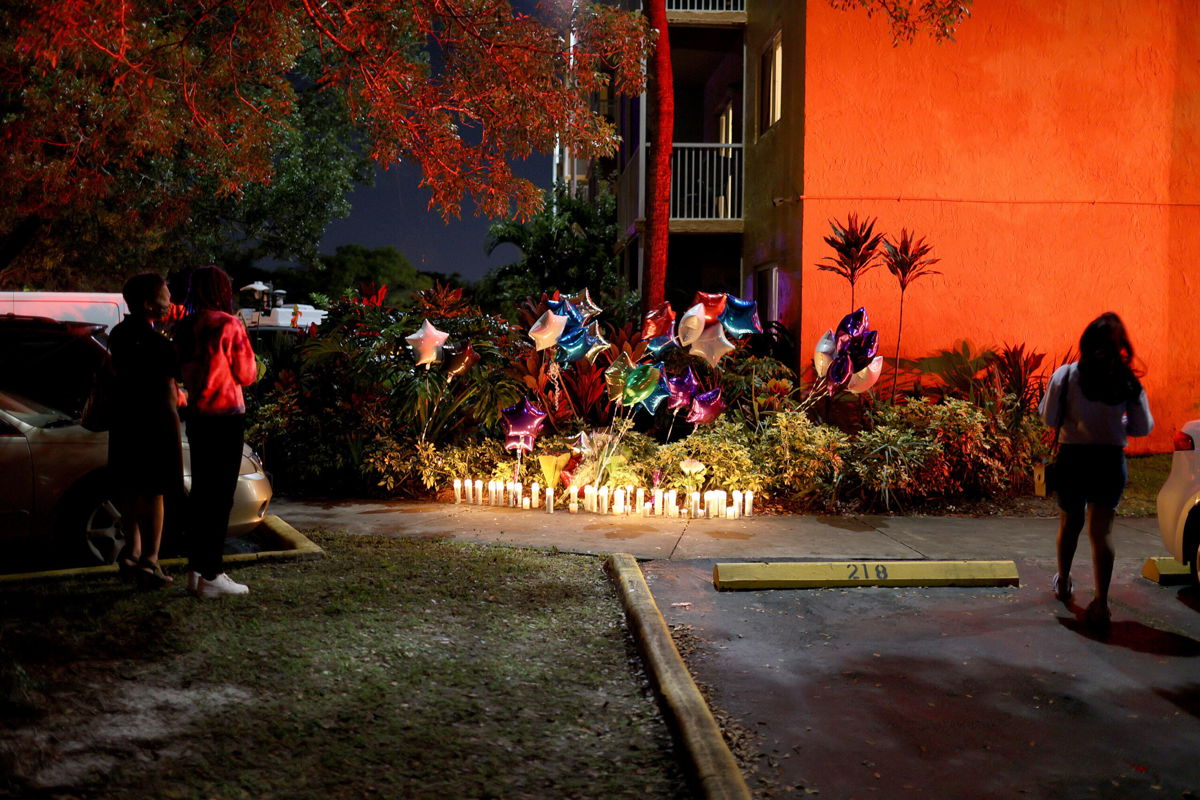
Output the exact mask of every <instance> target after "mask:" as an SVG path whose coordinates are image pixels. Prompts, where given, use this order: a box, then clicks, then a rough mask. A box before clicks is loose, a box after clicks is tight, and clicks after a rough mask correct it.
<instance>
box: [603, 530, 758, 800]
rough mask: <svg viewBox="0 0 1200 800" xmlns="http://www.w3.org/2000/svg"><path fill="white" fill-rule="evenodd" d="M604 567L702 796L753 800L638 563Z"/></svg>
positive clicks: (612, 560)
mask: <svg viewBox="0 0 1200 800" xmlns="http://www.w3.org/2000/svg"><path fill="white" fill-rule="evenodd" d="M605 567H606V568H607V570H608V572H609V574H610V575H611V576H612V578H613V581H614V582H615V583H616V584H617V590H618V592H619V594H620V595H621V604H622V605H623V606H624V607H625V615H626V616H627V617H628V618H629V628H630V631H631V632H632V633H633V638H634V641H636V642H637V644H638V648H639V649H640V650H641V652H642V656H643V657H644V658H645V659H646V664H647V666H648V668H649V672H650V677H651V679H652V680H653V681H654V684H655V686H656V687H657V688H658V691H659V694H660V695H662V698H663V701H664V704H665V705H666V710H667V713H668V715H669V716H670V721H671V722H673V723H674V727H675V729H676V730H677V731H678V732H679V737H680V739H681V740H682V744H683V750H684V752H686V753H687V756H688V761H689V766H690V767H691V768H692V771H693V775H694V777H695V779H696V785H697V786H698V787H699V789H700V792H701V795H702V796H703V797H704V798H706V799H707V800H750V790H749V788H748V787H747V786H746V781H745V779H744V778H743V777H742V773H741V770H740V769H738V765H737V761H736V760H735V759H734V757H733V753H731V752H730V751H729V747H728V746H726V744H725V739H724V738H723V737H722V736H721V728H720V726H718V725H717V721H716V720H715V719H713V715H712V711H710V710H709V708H708V703H706V702H705V701H704V697H703V696H701V694H700V690H699V689H697V688H696V684H695V682H694V681H693V680H692V675H691V673H690V672H688V668H687V665H686V664H684V662H683V658H682V657H681V656H680V655H679V651H678V650H677V649H676V648H675V642H674V641H673V640H672V639H671V631H670V630H669V629H668V628H667V623H666V620H664V619H663V617H662V613H661V612H660V611H659V610H658V604H657V603H655V602H654V596H653V595H652V594H650V587H649V586H647V585H646V579H645V577H644V576H643V575H642V570H641V568H640V567H638V564H637V561H636V560H635V559H634V557H633V556H631V555H629V554H628V553H615V554H613V555H611V556H609V558H608V561H606V562H605Z"/></svg>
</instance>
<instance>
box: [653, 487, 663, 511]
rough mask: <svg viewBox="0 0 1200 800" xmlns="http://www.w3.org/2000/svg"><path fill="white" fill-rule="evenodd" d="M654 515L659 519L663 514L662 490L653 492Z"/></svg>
mask: <svg viewBox="0 0 1200 800" xmlns="http://www.w3.org/2000/svg"><path fill="white" fill-rule="evenodd" d="M654 513H655V514H657V515H658V516H660V517H661V516H662V514H663V490H662V489H655V490H654Z"/></svg>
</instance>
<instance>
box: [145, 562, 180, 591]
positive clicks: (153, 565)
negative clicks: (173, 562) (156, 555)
mask: <svg viewBox="0 0 1200 800" xmlns="http://www.w3.org/2000/svg"><path fill="white" fill-rule="evenodd" d="M174 582H175V579H174V578H172V577H171V576H170V575H168V574H167V573H165V572H163V569H162V567H161V566H160V565H159V563H158V562H157V561H142V562H141V563H140V564H139V565H138V569H137V583H138V588H139V589H161V588H162V587H164V586H170V585H171V584H172V583H174Z"/></svg>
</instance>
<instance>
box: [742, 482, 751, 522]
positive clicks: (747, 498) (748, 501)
mask: <svg viewBox="0 0 1200 800" xmlns="http://www.w3.org/2000/svg"><path fill="white" fill-rule="evenodd" d="M742 498H743V499H744V500H745V503H746V516H747V517H749V516H753V514H754V492H752V491H750V490H749V489H747V490H746V491H745V492H743V493H742Z"/></svg>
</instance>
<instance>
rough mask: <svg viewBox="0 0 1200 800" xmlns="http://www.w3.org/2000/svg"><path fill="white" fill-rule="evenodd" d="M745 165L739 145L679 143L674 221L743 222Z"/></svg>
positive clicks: (674, 154)
mask: <svg viewBox="0 0 1200 800" xmlns="http://www.w3.org/2000/svg"><path fill="white" fill-rule="evenodd" d="M742 163H743V162H742V146H741V145H740V144H680V143H676V144H675V145H674V146H673V148H672V150H671V219H741V218H742Z"/></svg>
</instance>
